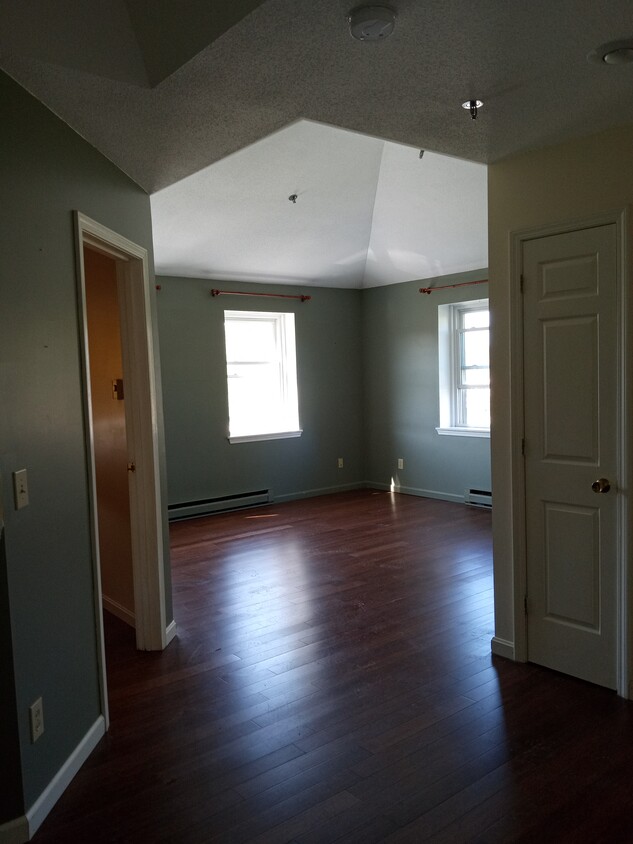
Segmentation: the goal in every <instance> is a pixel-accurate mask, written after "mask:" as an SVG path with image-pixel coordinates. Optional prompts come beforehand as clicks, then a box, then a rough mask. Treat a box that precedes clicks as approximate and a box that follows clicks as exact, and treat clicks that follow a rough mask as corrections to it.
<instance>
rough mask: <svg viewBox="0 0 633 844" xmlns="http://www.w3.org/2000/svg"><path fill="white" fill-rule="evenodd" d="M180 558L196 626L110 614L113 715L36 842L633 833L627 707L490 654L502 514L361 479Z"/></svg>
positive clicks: (180, 552)
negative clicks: (168, 629) (494, 520)
mask: <svg viewBox="0 0 633 844" xmlns="http://www.w3.org/2000/svg"><path fill="white" fill-rule="evenodd" d="M171 558H172V570H173V600H174V613H175V617H176V621H177V623H178V637H177V639H176V640H175V641H174V642H173V643H172V644H171V645H170V646H169V648H167V650H166V651H165V652H163V653H160V654H147V653H139V652H137V651H136V650H135V649H134V633H133V631H132V630H131V629H130V628H128V627H127V626H126V625H124V624H122V623H121V622H120V621H118V619H115V618H113V617H110V616H108V615H107V614H106V615H105V628H106V643H107V663H108V680H109V702H110V711H111V728H110V731H109V733H108V735H107V736H106V737H105V738H104V739H103V740H102V741H101V742H100V744H99V745H98V747H97V748H96V750H95V751H94V753H93V754H92V756H91V757H90V759H89V760H88V761H87V763H86V764H85V765H84V767H83V768H82V770H81V771H80V772H79V774H78V775H77V776H76V777H75V779H74V780H73V782H72V783H71V785H70V786H69V788H68V789H67V791H66V793H65V794H64V795H63V796H62V798H61V799H60V800H59V802H58V804H57V805H56V806H55V807H54V809H53V810H52V812H51V813H50V816H49V817H48V818H47V820H46V821H45V822H44V824H43V825H42V827H41V829H40V830H39V831H38V833H37V834H36V836H35V838H34V841H35V844H61V842H63V844H79V843H80V842H81V844H85V842H90V844H99V843H100V842H104V844H105V842H108V844H111V842H122V844H137V842H138V844H147V842H151V844H158V842H165V843H166V844H167V842H169V844H206V842H226V844H238V842H245V844H254V842H258V844H276V843H277V844H292V842H296V844H334V842H344V844H354V842H358V844H361V842H362V844H373V842H382V841H390V842H407V841H410V842H416V844H418V842H424V841H430V842H437V844H441V842H446V844H457V842H461V841H463V842H472V844H475V842H478V844H507V842H511V841H521V842H526V843H527V842H533V841H556V842H557V844H558V842H564V841H570V842H571V841H573V842H585V841H587V842H599V841H604V842H607V841H608V842H609V844H611V842H617V841H622V842H624V841H629V840H633V836H632V835H631V829H632V826H631V817H632V812H633V796H632V795H633V791H632V790H631V788H630V752H629V748H630V747H631V746H633V711H632V707H631V705H630V704H629V703H628V702H626V701H622V700H620V699H618V698H617V697H615V695H614V694H613V693H611V692H608V691H606V690H603V689H599V688H596V687H593V686H590V685H588V684H586V683H582V682H580V681H578V680H573V679H572V678H568V677H563V676H562V675H558V674H555V673H554V672H551V671H548V670H546V669H541V668H539V667H538V666H533V665H520V664H517V663H512V662H510V661H507V660H503V659H500V658H498V657H492V655H491V653H490V639H491V637H492V635H493V619H492V596H493V592H492V569H491V532H490V513H489V512H488V511H485V510H478V509H475V508H471V507H466V506H464V505H458V504H452V503H449V502H445V501H438V500H431V499H422V498H417V497H413V496H406V495H398V494H393V493H388V492H380V491H375V490H361V491H356V492H349V493H341V494H336V495H331V496H324V497H321V498H314V499H307V500H301V501H292V502H287V503H284V504H282V505H270V506H266V507H261V508H257V509H253V510H246V511H242V512H235V513H223V514H216V515H215V516H212V517H207V518H200V519H193V520H190V521H183V522H177V523H175V524H173V525H172V526H171ZM588 795H590V799H589V798H588Z"/></svg>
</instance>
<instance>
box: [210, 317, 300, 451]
mask: <svg viewBox="0 0 633 844" xmlns="http://www.w3.org/2000/svg"><path fill="white" fill-rule="evenodd" d="M289 317H292V320H290V321H289V319H288V318H289ZM227 319H234V320H240V321H242V322H245V321H248V320H252V321H254V322H255V321H257V320H266V321H271V320H272V319H275V320H276V321H277V323H278V331H279V345H280V349H281V358H282V360H283V363H284V365H283V367H282V384H281V386H282V394H283V395H284V397H285V399H286V400H288V399H289V400H290V401H293V402H294V403H295V405H296V408H297V421H299V420H298V416H299V397H298V384H297V369H296V365H297V364H296V339H295V327H294V313H291V312H279V311H235V310H225V311H224V320H225V322H226V320H227ZM290 334H291V335H292V351H293V354H292V355H288V346H289V335H290ZM291 421H292V420H291ZM229 425H230V420H229ZM302 433H303V429H302V428H301V427H297V428H295V429H292V430H284V429H282V430H279V431H260V432H254V433H252V434H235V435H232V434H231V433H230V429H229V433H228V436H227V439H228V441H229V443H231V444H234V443H245V442H264V441H266V440H281V439H290V438H293V437H300V436H301V434H302Z"/></svg>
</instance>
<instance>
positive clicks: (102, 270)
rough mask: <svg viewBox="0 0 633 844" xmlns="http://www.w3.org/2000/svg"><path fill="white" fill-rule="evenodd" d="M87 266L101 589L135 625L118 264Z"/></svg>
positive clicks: (94, 258)
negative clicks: (115, 384) (119, 391)
mask: <svg viewBox="0 0 633 844" xmlns="http://www.w3.org/2000/svg"><path fill="white" fill-rule="evenodd" d="M84 266H85V277H86V309H87V316H88V342H89V349H90V388H91V398H92V414H93V432H94V454H95V472H96V485H97V510H98V516H99V556H100V564H101V586H102V589H103V598H104V605H105V606H106V608H107V609H109V610H111V611H112V612H114V613H115V614H116V615H118V616H119V617H120V618H122V619H123V620H124V621H127V622H128V623H130V624H131V623H133V621H134V584H133V578H132V536H131V525H130V498H129V492H128V477H127V439H126V431H125V400H118V399H116V398H114V397H113V393H112V381H113V380H114V379H116V378H123V363H122V359H121V332H120V324H119V300H118V295H117V277H116V265H115V262H114V260H113V259H112V258H108V257H107V256H106V255H102V254H100V253H99V252H94V251H93V250H91V249H85V250H84Z"/></svg>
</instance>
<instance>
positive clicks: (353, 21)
mask: <svg viewBox="0 0 633 844" xmlns="http://www.w3.org/2000/svg"><path fill="white" fill-rule="evenodd" d="M347 20H348V23H349V31H350V32H351V34H352V37H353V38H356V40H357V41H384V40H385V38H387V37H388V36H389V35H391V33H392V32H393V28H394V26H395V25H396V13H395V12H394V11H393V9H388V8H387V7H386V6H359V7H358V9H354V10H353V11H351V12H350V13H349V15H348V16H347Z"/></svg>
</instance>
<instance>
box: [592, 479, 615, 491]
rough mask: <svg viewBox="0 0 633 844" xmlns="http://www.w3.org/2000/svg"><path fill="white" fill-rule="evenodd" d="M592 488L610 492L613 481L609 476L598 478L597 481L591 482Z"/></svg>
mask: <svg viewBox="0 0 633 844" xmlns="http://www.w3.org/2000/svg"><path fill="white" fill-rule="evenodd" d="M591 489H592V490H593V491H594V492H609V490H610V489H611V483H610V482H609V479H608V478H598V480H597V481H594V482H593V483H592V484H591Z"/></svg>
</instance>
